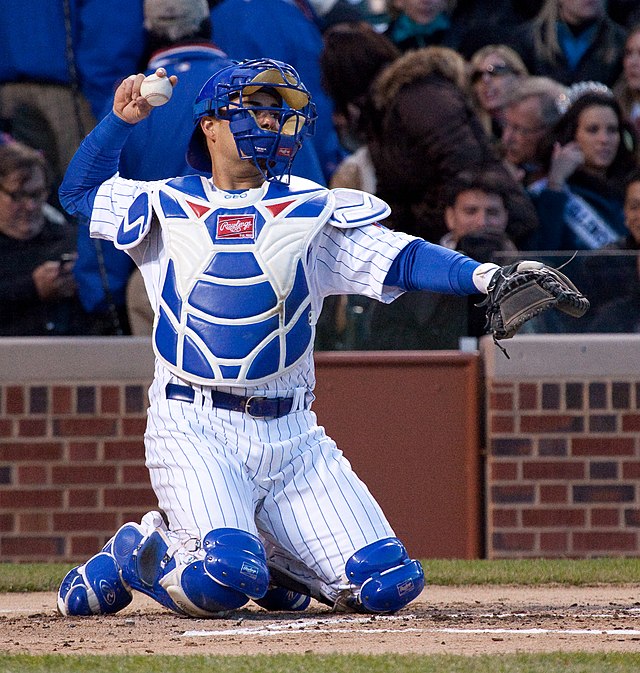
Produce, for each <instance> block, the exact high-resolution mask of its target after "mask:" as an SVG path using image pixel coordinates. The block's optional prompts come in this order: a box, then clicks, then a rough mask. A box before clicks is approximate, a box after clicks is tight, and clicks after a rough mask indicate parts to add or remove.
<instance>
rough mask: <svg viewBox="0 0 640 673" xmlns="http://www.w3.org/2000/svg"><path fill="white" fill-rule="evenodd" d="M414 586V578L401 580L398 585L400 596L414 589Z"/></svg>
mask: <svg viewBox="0 0 640 673" xmlns="http://www.w3.org/2000/svg"><path fill="white" fill-rule="evenodd" d="M413 586H414V585H413V580H405V581H404V582H401V583H400V584H398V585H397V589H398V596H404V595H405V594H408V593H409V592H410V591H413Z"/></svg>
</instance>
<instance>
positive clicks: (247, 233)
mask: <svg viewBox="0 0 640 673" xmlns="http://www.w3.org/2000/svg"><path fill="white" fill-rule="evenodd" d="M216 224H217V227H216V238H253V237H254V236H255V224H256V216H255V215H218V221H217V223H216Z"/></svg>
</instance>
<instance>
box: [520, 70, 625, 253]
mask: <svg viewBox="0 0 640 673" xmlns="http://www.w3.org/2000/svg"><path fill="white" fill-rule="evenodd" d="M567 103H568V105H569V107H568V109H567V110H566V112H565V113H564V114H563V116H562V117H561V119H560V121H559V122H558V124H557V125H556V127H555V128H554V130H553V132H552V133H551V134H550V135H549V138H548V147H547V151H546V156H547V162H546V166H547V175H546V178H544V179H542V180H540V181H538V182H535V183H534V184H532V185H531V186H530V188H529V191H530V193H531V195H532V199H533V201H534V204H535V206H536V209H537V211H538V218H539V227H538V229H537V230H536V232H535V234H534V235H533V236H532V238H531V239H530V241H529V242H528V244H527V249H529V250H532V249H533V250H595V249H598V248H602V247H604V246H605V245H607V244H609V243H612V242H613V241H615V240H616V239H617V238H619V237H621V236H625V235H626V234H627V229H626V227H625V224H624V212H623V198H624V182H625V179H626V177H627V175H628V174H629V173H630V171H631V170H632V168H633V166H634V154H633V148H631V147H628V146H627V144H626V143H625V142H624V138H625V136H624V128H625V120H624V118H623V115H622V111H621V110H620V106H619V105H618V103H617V102H616V100H615V98H614V97H613V93H612V92H611V90H610V89H608V88H607V87H605V86H604V85H602V84H600V83H596V82H583V83H581V84H580V85H574V87H572V88H571V89H570V92H569V96H568V99H567ZM629 137H630V136H629Z"/></svg>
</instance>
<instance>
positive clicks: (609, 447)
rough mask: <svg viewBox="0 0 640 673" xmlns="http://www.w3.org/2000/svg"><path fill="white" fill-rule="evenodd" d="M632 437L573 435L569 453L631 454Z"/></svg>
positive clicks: (582, 454)
mask: <svg viewBox="0 0 640 673" xmlns="http://www.w3.org/2000/svg"><path fill="white" fill-rule="evenodd" d="M633 445H634V440H633V437H593V438H592V437H573V438H572V440H571V454H572V455H573V456H606V457H611V456H632V455H633V454H634V453H635V451H634V446H633Z"/></svg>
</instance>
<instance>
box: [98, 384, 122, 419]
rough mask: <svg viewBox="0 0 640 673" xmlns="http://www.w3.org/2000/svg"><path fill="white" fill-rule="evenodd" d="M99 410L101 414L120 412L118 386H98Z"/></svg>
mask: <svg viewBox="0 0 640 673" xmlns="http://www.w3.org/2000/svg"><path fill="white" fill-rule="evenodd" d="M100 411H101V413H103V414H119V413H120V388H118V387H116V386H102V387H101V388H100Z"/></svg>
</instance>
